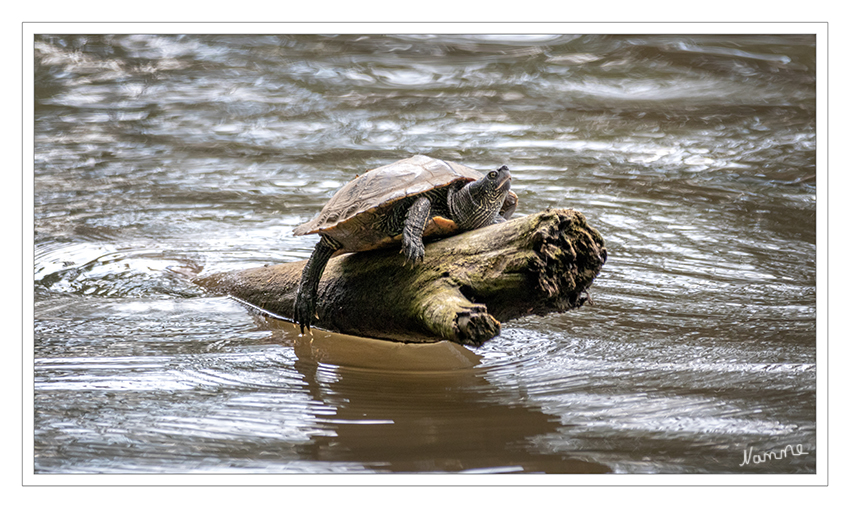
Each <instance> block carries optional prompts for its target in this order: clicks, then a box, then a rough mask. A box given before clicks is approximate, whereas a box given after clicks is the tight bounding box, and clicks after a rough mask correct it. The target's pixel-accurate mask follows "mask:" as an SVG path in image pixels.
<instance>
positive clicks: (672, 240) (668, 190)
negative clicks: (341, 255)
mask: <svg viewBox="0 0 850 508" xmlns="http://www.w3.org/2000/svg"><path fill="white" fill-rule="evenodd" d="M34 58H35V110H34V112H35V175H34V176H35V187H34V223H35V231H34V235H35V253H34V255H35V264H34V267H33V268H34V271H33V274H34V281H33V283H34V292H35V322H34V332H35V333H34V339H35V351H34V353H35V363H34V365H33V368H34V373H35V385H34V390H35V393H34V395H35V400H34V404H35V407H34V409H35V413H34V432H35V435H34V440H35V449H34V450H33V453H34V464H35V472H36V473H71V472H74V473H78V472H105V473H134V472H155V473H183V472H193V473H194V472H254V473H262V472H274V473H280V472H292V473H326V472H334V473H342V472H345V473H349V472H355V473H360V472H461V471H463V472H478V473H485V472H508V473H520V472H550V473H561V472H608V471H611V472H615V473H813V472H815V459H816V456H817V450H816V449H815V437H816V421H815V381H816V374H817V368H816V351H815V317H816V310H815V273H816V270H815V268H816V267H815V251H816V241H815V240H816V239H815V202H816V199H815V194H816V192H815V191H816V183H817V182H816V178H815V142H816V136H815V109H814V108H815V78H814V76H815V41H814V36H806V35H794V36H780V35H772V36H759V35H746V36H743V35H739V36H733V35H725V36H711V35H699V36H684V35H682V36H674V35H653V36H649V35H645V36H640V35H635V36H601V35H584V36H582V35H552V36H544V35H534V36H521V35H501V36H462V35H455V36H449V35H444V36H414V35H404V36H401V35H400V36H376V35H363V36H360V35H346V36H306V35H305V36H283V35H280V36H271V35H270V36H258V35H244V36H240V35H216V36H197V35H196V36H172V35H169V36H156V35H122V36H103V35H99V36H53V35H42V36H37V37H36V43H35V48H34ZM416 153H424V154H427V155H430V156H433V157H437V158H442V159H451V160H456V161H459V162H462V163H464V164H466V165H470V166H473V167H476V168H479V169H490V168H496V167H498V166H499V165H501V164H508V165H509V166H510V168H511V172H512V175H513V190H514V191H515V192H516V193H517V194H518V195H519V199H520V205H519V207H518V211H517V214H518V215H525V214H529V213H534V212H536V211H539V210H542V209H545V208H547V207H553V208H554V207H557V208H575V209H577V210H580V211H582V212H583V213H584V214H585V215H586V216H587V218H588V221H589V222H590V224H591V225H593V226H594V227H596V228H597V229H598V230H599V231H600V233H601V234H602V236H603V237H604V238H605V240H606V245H607V248H608V253H609V256H608V262H607V263H606V265H605V266H604V268H603V270H602V273H601V274H600V276H599V277H598V279H597V280H596V282H595V284H594V286H593V287H592V288H591V292H590V293H591V296H592V298H593V302H594V305H592V306H585V307H583V308H581V309H579V310H576V311H573V312H569V313H566V314H553V315H549V316H545V317H527V318H523V319H519V320H516V321H511V322H508V323H504V324H503V331H502V334H501V335H500V336H499V337H497V338H495V339H493V340H491V341H490V342H488V343H486V344H485V345H484V346H482V347H480V348H465V347H460V346H457V345H453V344H448V343H439V344H433V345H417V346H412V345H402V344H395V343H390V342H384V341H376V340H372V339H367V338H359V337H347V336H341V335H335V334H330V333H327V332H322V331H316V332H315V333H314V334H313V335H312V336H299V334H298V333H297V331H296V329H295V327H294V326H292V325H291V324H289V323H284V322H279V321H275V320H273V319H269V318H265V317H262V316H259V315H257V314H255V313H252V312H250V311H249V309H246V308H245V307H243V306H241V305H240V304H238V303H237V302H234V301H232V300H229V299H227V298H219V297H210V296H208V295H206V294H204V293H203V292H202V291H201V290H200V289H199V288H197V287H195V286H194V285H192V284H191V283H189V282H188V281H187V278H186V276H187V275H204V274H212V273H217V272H222V271H230V270H236V269H242V268H249V267H254V266H259V265H263V264H267V263H278V262H287V261H295V260H301V259H305V258H306V257H307V256H309V254H310V252H311V250H312V247H313V244H314V243H315V241H316V240H317V239H316V238H311V237H294V236H292V235H291V231H292V229H293V228H294V227H295V226H296V225H298V224H300V223H302V222H304V221H306V220H309V219H310V218H311V217H312V216H313V215H314V214H315V213H317V212H318V210H319V209H320V208H321V206H322V205H323V204H324V203H325V202H326V201H327V199H328V198H329V197H330V196H331V195H332V194H333V192H334V191H335V190H336V189H337V188H339V187H340V186H342V185H343V184H344V183H345V182H346V181H348V180H350V179H351V178H353V177H354V175H356V174H360V173H362V172H363V171H364V170H366V169H369V168H372V167H377V166H380V165H383V164H386V163H389V162H392V161H395V160H397V159H400V158H404V157H407V156H410V155H413V154H416ZM375 290H376V291H380V288H375ZM787 445H792V446H797V445H800V446H801V448H800V449H802V450H804V451H805V454H800V455H792V454H787V456H784V457H782V458H781V459H773V460H769V461H767V462H762V463H755V462H753V461H752V460H751V461H750V462H749V463H745V464H743V465H741V464H742V462H743V461H744V454H745V452H746V450H748V449H751V450H753V451H754V453H755V454H759V453H763V452H770V451H778V450H780V449H784V447H786V446H787Z"/></svg>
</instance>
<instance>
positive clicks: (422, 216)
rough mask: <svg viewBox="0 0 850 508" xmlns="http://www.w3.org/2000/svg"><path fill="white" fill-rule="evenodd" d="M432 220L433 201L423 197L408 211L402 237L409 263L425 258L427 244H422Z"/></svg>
mask: <svg viewBox="0 0 850 508" xmlns="http://www.w3.org/2000/svg"><path fill="white" fill-rule="evenodd" d="M430 218H431V201H430V200H429V199H428V198H426V197H424V196H423V197H421V198H419V199H417V200H416V201H414V202H413V204H412V205H410V208H408V209H407V217H406V218H405V220H404V230H403V231H402V236H401V251H402V252H403V253H404V256H405V258H407V261H410V262H411V263H413V264H415V263H417V262H418V261H422V260H423V259H424V258H425V244H424V243H423V242H422V233H423V232H424V231H425V225H426V224H427V223H428V219H430Z"/></svg>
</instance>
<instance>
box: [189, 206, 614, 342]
mask: <svg viewBox="0 0 850 508" xmlns="http://www.w3.org/2000/svg"><path fill="white" fill-rule="evenodd" d="M606 258H607V251H606V249H605V246H604V241H603V239H602V237H601V236H600V235H599V233H598V232H597V231H596V230H595V229H594V228H592V227H590V226H588V224H587V221H586V220H585V218H584V216H583V215H582V214H581V213H579V212H576V211H574V210H546V211H544V212H540V213H537V214H534V215H529V216H526V217H522V218H518V219H514V220H510V221H507V222H503V223H501V224H495V225H492V226H488V227H485V228H481V229H477V230H474V231H469V232H466V233H463V234H460V235H456V236H452V237H449V238H445V239H442V240H439V241H435V242H431V243H428V244H426V246H425V259H424V261H422V262H421V263H417V264H416V265H414V266H411V265H409V264H408V265H407V266H405V263H404V261H405V259H404V256H402V255H400V254H399V253H398V249H397V248H390V249H386V250H381V251H371V252H357V253H353V254H345V255H341V256H337V257H334V258H332V259H331V260H330V262H329V263H328V266H327V268H326V269H325V273H324V275H323V276H322V280H321V282H320V284H319V293H318V301H317V314H318V321H317V323H316V326H318V327H320V328H324V329H327V330H331V331H337V332H341V333H347V334H353V335H361V336H366V337H375V338H381V339H389V340H395V341H402V342H435V341H439V340H450V341H453V342H457V343H461V344H473V345H480V344H481V343H483V342H484V341H486V340H488V339H491V338H493V337H495V336H496V335H498V334H499V332H500V330H501V324H500V321H506V320H510V319H515V318H518V317H520V316H525V315H529V314H538V315H544V314H548V313H551V312H564V311H566V310H569V309H573V308H576V307H580V306H581V305H582V304H584V303H585V301H586V300H587V298H588V296H587V293H586V291H587V289H588V288H589V287H590V285H591V284H592V282H593V280H594V278H595V277H596V276H597V275H598V274H599V271H600V269H601V268H602V265H603V263H604V262H605V260H606ZM304 264H305V261H300V262H295V263H284V264H279V265H273V266H266V267H261V268H252V269H247V270H241V271H236V272H228V273H221V274H216V275H212V276H208V277H203V278H199V279H197V280H196V281H195V282H196V283H198V284H199V285H201V286H203V287H205V288H207V289H208V290H210V291H212V292H213V293H216V294H226V295H230V296H233V297H235V298H237V299H239V300H242V301H245V302H248V303H250V304H251V305H254V306H256V307H259V308H260V309H263V310H264V311H266V312H269V313H271V314H274V315H276V316H279V317H282V318H285V319H292V316H293V309H294V305H295V292H296V289H297V288H298V281H299V279H300V277H301V270H302V269H303V267H304Z"/></svg>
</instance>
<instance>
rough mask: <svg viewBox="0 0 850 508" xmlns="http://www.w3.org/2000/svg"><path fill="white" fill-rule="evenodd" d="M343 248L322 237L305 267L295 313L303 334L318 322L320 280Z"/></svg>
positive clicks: (333, 241) (297, 295) (299, 285)
mask: <svg viewBox="0 0 850 508" xmlns="http://www.w3.org/2000/svg"><path fill="white" fill-rule="evenodd" d="M341 247H342V245H340V243H339V242H337V241H336V240H334V239H333V238H330V237H327V236H324V235H322V239H321V240H319V243H317V244H316V248H314V249H313V254H311V255H310V259H309V260H307V264H306V265H304V270H303V271H302V272H301V282H299V283H298V292H297V293H296V295H295V312H294V316H295V322H296V323H298V324H299V325H300V326H301V333H304V328H306V329H307V330H309V329H310V325H312V324H313V323H314V322H315V320H316V294H317V293H318V291H319V279H321V278H322V273H324V271H325V266H327V264H328V260H329V259H330V258H331V256H333V254H334V253H335V252H336V251H338V250H339V249H340V248H341Z"/></svg>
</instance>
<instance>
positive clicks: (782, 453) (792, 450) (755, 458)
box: [738, 444, 809, 467]
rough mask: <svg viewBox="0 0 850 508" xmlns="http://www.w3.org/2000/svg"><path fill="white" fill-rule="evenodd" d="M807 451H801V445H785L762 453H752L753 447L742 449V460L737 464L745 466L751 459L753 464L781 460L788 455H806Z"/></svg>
mask: <svg viewBox="0 0 850 508" xmlns="http://www.w3.org/2000/svg"><path fill="white" fill-rule="evenodd" d="M808 454H809V452H804V451H803V445H801V444H798V445H790V444H789V445H786V446H785V448H782V449H780V450H779V451H776V450H774V451H770V452H763V453H762V454H754V453H753V447H752V446H750V447H749V448H745V449H744V462H741V463H740V464H738V466H741V467H743V466H745V465H747V464H749V463H750V462H751V461H752V463H753V464H761V463H763V462H768V461H771V460H781V459H784V458H787V457H789V456H793V457H799V456H800V455H808Z"/></svg>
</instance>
